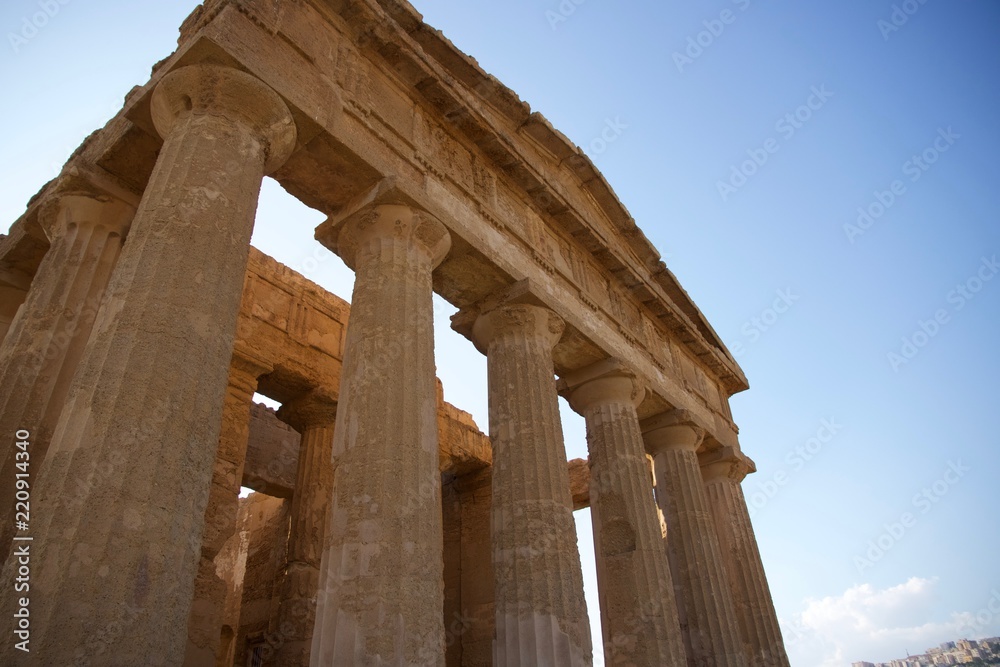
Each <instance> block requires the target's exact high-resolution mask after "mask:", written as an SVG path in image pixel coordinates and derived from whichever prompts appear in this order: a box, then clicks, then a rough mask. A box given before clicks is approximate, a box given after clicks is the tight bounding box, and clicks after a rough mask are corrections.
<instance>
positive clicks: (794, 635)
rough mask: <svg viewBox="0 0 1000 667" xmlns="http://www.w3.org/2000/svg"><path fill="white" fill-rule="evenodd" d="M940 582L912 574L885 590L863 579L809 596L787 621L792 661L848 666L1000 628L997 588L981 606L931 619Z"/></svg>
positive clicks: (805, 666) (802, 665) (813, 666)
mask: <svg viewBox="0 0 1000 667" xmlns="http://www.w3.org/2000/svg"><path fill="white" fill-rule="evenodd" d="M936 586H937V579H936V578H934V579H922V578H920V577H913V578H911V579H909V580H908V581H906V582H905V583H903V584H900V585H898V586H893V587H891V588H885V589H882V590H877V589H875V588H873V587H872V586H871V584H861V585H858V586H853V587H851V588H849V589H847V590H846V591H844V593H842V594H841V595H838V596H832V597H825V598H823V599H820V600H815V599H806V600H805V601H804V603H803V605H804V608H803V611H802V612H801V613H800V614H798V615H797V616H796V617H795V618H794V619H791V620H787V619H783V621H782V631H783V633H784V636H785V644H786V646H787V648H788V654H789V658H790V660H791V663H792V664H793V665H796V666H797V667H849V666H850V664H851V663H852V662H855V661H860V660H869V661H872V662H877V661H879V660H886V661H887V660H890V659H892V658H902V657H905V656H904V653H905V651H906V650H909V651H910V652H911V653H922V652H923V651H925V650H926V649H928V648H930V647H932V646H937V645H938V644H940V643H941V642H944V641H951V640H954V639H961V638H963V637H966V638H970V639H971V638H978V637H983V636H989V635H995V634H997V632H998V630H1000V594H997V593H994V594H993V595H994V597H996V598H997V600H995V601H994V600H993V599H991V600H990V601H989V602H987V600H983V609H982V610H973V611H971V612H968V611H966V612H954V613H952V614H951V617H950V618H949V619H948V620H946V621H940V620H938V621H934V620H931V619H932V618H933V616H935V614H934V607H935V599H934V598H935V590H934V589H935V587H936ZM993 609H996V610H997V611H996V612H995V611H992V610H993ZM977 617H978V618H977Z"/></svg>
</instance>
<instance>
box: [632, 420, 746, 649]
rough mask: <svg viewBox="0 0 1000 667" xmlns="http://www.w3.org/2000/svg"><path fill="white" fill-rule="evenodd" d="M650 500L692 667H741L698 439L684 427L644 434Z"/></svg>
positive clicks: (733, 614) (739, 644)
mask: <svg viewBox="0 0 1000 667" xmlns="http://www.w3.org/2000/svg"><path fill="white" fill-rule="evenodd" d="M643 435H644V437H645V442H646V448H647V450H648V451H649V452H650V453H651V454H652V455H653V463H654V469H655V471H656V500H657V503H659V505H660V509H661V510H662V511H663V515H664V517H665V518H666V522H667V539H666V551H667V556H668V558H669V559H670V564H671V568H672V571H673V578H674V584H675V586H677V587H679V590H680V595H679V598H680V604H681V605H682V606H683V613H682V614H681V627H682V630H684V633H685V639H686V641H687V655H688V664H689V665H691V666H692V667H723V666H725V667H730V666H731V667H744V666H745V665H746V658H745V656H744V653H743V645H742V641H741V639H740V633H739V626H738V624H737V621H736V611H735V609H734V608H733V599H732V593H731V591H730V589H729V585H728V580H727V575H726V571H725V567H724V566H723V563H722V554H721V551H720V548H719V538H718V536H717V535H716V532H715V526H714V525H713V523H712V515H711V512H710V510H709V508H708V501H707V499H706V497H705V489H704V485H703V484H702V479H701V470H700V468H699V466H698V456H697V454H696V453H695V452H696V451H697V449H698V446H699V444H700V443H701V440H702V437H703V433H702V432H701V430H700V429H698V428H697V427H694V426H692V425H687V424H677V425H670V426H661V427H659V428H655V427H654V428H652V429H650V428H648V427H647V429H646V430H645V433H644V434H643Z"/></svg>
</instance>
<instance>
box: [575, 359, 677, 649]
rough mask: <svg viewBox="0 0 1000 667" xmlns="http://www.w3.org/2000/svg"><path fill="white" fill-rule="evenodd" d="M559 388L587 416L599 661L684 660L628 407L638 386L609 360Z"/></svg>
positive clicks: (638, 396)
mask: <svg viewBox="0 0 1000 667" xmlns="http://www.w3.org/2000/svg"><path fill="white" fill-rule="evenodd" d="M560 388H561V389H562V390H563V392H564V395H565V396H566V397H567V398H568V400H569V403H570V406H571V407H572V408H573V409H574V410H576V411H577V412H578V413H580V414H581V415H583V417H584V418H585V419H586V421H587V445H588V449H589V452H590V459H589V462H590V515H591V519H592V522H593V526H594V554H595V557H596V560H597V584H598V589H599V591H600V601H601V625H602V628H603V633H604V659H605V662H606V663H607V664H608V665H636V666H637V667H642V666H649V667H656V666H659V665H677V666H681V665H684V664H685V663H686V657H685V654H684V640H683V638H682V636H681V629H680V624H679V622H678V618H677V605H676V603H675V600H674V585H673V582H672V580H671V576H670V567H669V565H668V563H667V559H666V557H665V556H664V553H663V537H662V534H661V532H660V521H659V517H658V516H657V513H656V502H655V500H654V499H653V495H652V493H650V490H651V485H650V482H651V479H650V474H649V465H648V463H647V460H646V452H645V449H644V446H643V441H642V432H641V431H640V430H639V417H638V415H637V414H636V406H638V404H639V403H640V402H641V401H642V398H643V395H644V394H645V389H644V388H643V387H642V386H641V385H640V384H639V383H638V382H637V380H636V378H635V376H634V375H633V374H632V373H631V372H629V371H628V370H626V369H625V368H624V367H623V366H622V365H621V364H620V363H618V362H616V361H613V360H608V361H605V362H599V363H597V364H595V365H593V366H589V367H587V368H584V369H582V370H580V371H577V372H575V373H573V374H572V375H570V376H568V377H564V378H563V380H562V382H561V383H560Z"/></svg>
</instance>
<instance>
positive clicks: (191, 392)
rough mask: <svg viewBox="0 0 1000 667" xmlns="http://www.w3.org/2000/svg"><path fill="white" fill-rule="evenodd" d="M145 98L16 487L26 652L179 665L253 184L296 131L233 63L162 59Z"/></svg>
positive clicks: (53, 658)
mask: <svg viewBox="0 0 1000 667" xmlns="http://www.w3.org/2000/svg"><path fill="white" fill-rule="evenodd" d="M151 107H152V116H153V121H154V123H155V125H156V128H157V130H158V131H159V132H160V134H161V135H162V136H163V137H164V143H163V147H162V149H161V150H160V153H159V156H158V158H157V162H156V166H155V167H154V169H153V172H152V174H151V176H150V179H149V184H148V186H147V189H146V192H145V194H144V196H143V199H142V201H141V203H140V205H139V208H138V211H137V212H136V215H135V219H134V220H133V223H132V227H131V230H130V232H129V242H128V243H127V244H126V245H125V247H124V248H123V250H122V254H121V257H120V259H119V262H118V265H117V267H116V268H115V271H114V273H113V275H112V278H111V282H110V284H109V287H108V295H107V297H106V299H105V302H104V304H103V305H102V307H101V309H100V312H99V314H98V317H97V321H96V323H95V327H94V332H93V335H92V337H91V340H90V343H89V344H88V346H87V349H86V351H85V353H84V357H83V360H82V361H81V363H80V367H79V369H78V371H77V374H76V376H75V379H74V382H73V384H72V387H71V389H70V392H69V396H68V398H67V401H66V404H65V407H64V409H63V412H62V415H61V416H60V419H59V423H58V426H57V427H56V430H55V434H54V436H53V439H52V445H51V448H50V452H49V462H48V466H47V467H46V468H45V469H43V471H42V475H41V478H40V479H39V480H38V484H37V486H36V487H35V496H33V498H32V500H36V499H37V501H38V507H37V510H38V514H39V516H40V518H41V521H40V522H34V523H33V524H32V528H33V531H34V529H35V528H36V524H39V523H40V524H41V525H37V532H36V534H35V543H34V545H35V548H36V549H37V550H38V552H39V553H44V558H42V559H40V561H38V564H37V569H36V570H35V571H34V573H33V574H34V575H35V577H34V578H33V580H32V592H33V595H32V598H31V600H32V605H33V606H32V616H33V618H34V620H35V622H36V623H37V625H35V626H34V627H35V628H36V629H37V634H36V635H34V638H33V642H37V645H33V647H32V648H33V650H32V653H31V659H32V661H33V663H32V664H47V665H70V664H86V662H87V660H89V661H90V662H89V664H94V665H96V664H100V665H107V666H109V667H117V666H119V665H121V666H125V665H140V664H141V665H150V666H159V665H177V664H180V663H181V661H182V659H183V656H184V651H185V644H186V641H187V623H188V616H189V613H190V609H191V601H192V597H193V588H194V580H195V575H196V572H197V566H198V562H199V560H200V556H201V542H202V535H203V528H204V515H205V507H206V505H207V501H208V494H209V487H210V483H211V479H212V465H213V462H214V460H215V455H216V451H217V449H218V442H219V431H220V426H221V422H222V408H223V403H224V396H225V392H226V385H227V376H228V372H229V362H230V358H231V356H232V352H233V338H234V335H235V329H236V318H237V315H238V311H239V306H240V296H241V293H242V287H243V279H244V274H245V271H246V261H247V254H248V248H249V239H250V234H251V231H252V228H253V220H254V213H255V209H256V202H257V196H258V194H259V191H260V185H261V181H262V178H263V175H264V174H265V173H266V172H267V171H268V170H272V169H275V168H277V167H278V166H279V165H280V164H281V163H282V162H283V161H284V159H286V157H287V156H288V155H289V154H290V152H291V150H292V147H293V146H294V137H295V126H294V122H293V120H292V117H291V114H290V113H289V111H288V109H287V107H286V106H285V104H284V103H283V101H282V100H281V98H280V97H278V95H277V94H275V93H274V92H273V91H272V90H271V89H269V88H267V87H266V86H264V85H263V84H262V83H261V82H260V81H258V80H257V79H255V78H253V77H252V76H250V75H248V74H245V73H242V72H238V71H236V70H232V69H228V68H224V67H218V66H209V65H195V66H190V67H184V68H181V69H178V70H175V71H173V72H171V73H169V74H167V75H166V76H165V77H164V78H163V79H162V80H161V81H160V83H159V84H158V86H157V88H156V90H155V91H154V93H153V96H152V103H151ZM32 504H33V505H34V503H32ZM32 509H35V508H34V507H33V508H32ZM33 514H34V513H33ZM12 560H13V559H12V558H11V559H8V562H7V568H8V570H9V568H10V567H11V564H12ZM10 599H11V596H8V597H7V598H6V599H4V600H3V601H2V602H0V605H2V606H3V607H4V613H6V608H7V606H8V605H9V604H10V603H9V600H10ZM36 614H37V615H36ZM7 646H9V644H8V645H7ZM0 655H2V657H3V658H8V657H10V658H11V659H10V660H7V659H0V662H3V663H4V664H18V663H16V662H15V659H16V658H14V657H13V656H12V654H10V653H8V651H7V649H6V648H5V649H3V653H2V654H0ZM78 658H80V659H81V660H83V661H84V662H83V663H77V662H75V661H76V660H77V659H78Z"/></svg>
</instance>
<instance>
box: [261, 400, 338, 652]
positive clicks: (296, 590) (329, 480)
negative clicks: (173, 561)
mask: <svg viewBox="0 0 1000 667" xmlns="http://www.w3.org/2000/svg"><path fill="white" fill-rule="evenodd" d="M336 415H337V403H336V402H335V401H333V400H331V399H329V398H327V397H326V396H324V395H322V394H321V393H319V392H314V393H310V394H307V395H306V396H304V397H302V398H300V399H297V400H295V401H293V402H291V403H286V404H284V405H282V406H281V409H280V410H279V411H278V418H279V419H282V420H283V421H285V422H287V423H288V424H291V426H292V427H293V428H294V429H295V430H297V431H298V432H299V433H300V434H301V435H302V439H301V443H300V445H299V464H298V469H297V471H296V475H295V493H294V494H293V495H292V510H291V517H290V518H291V522H290V523H291V525H290V527H289V531H288V549H287V551H286V557H285V568H284V578H283V580H282V582H281V585H280V590H279V595H280V597H281V599H280V601H279V603H278V638H279V644H278V646H277V647H276V652H275V662H274V664H275V665H279V666H280V667H307V666H308V665H309V650H310V643H311V640H312V634H313V625H314V624H315V622H316V592H317V589H318V587H319V566H320V560H321V558H322V556H323V537H324V535H325V533H326V524H327V515H328V508H329V506H330V495H331V494H332V493H333V468H334V466H333V433H334V422H335V419H336Z"/></svg>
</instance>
